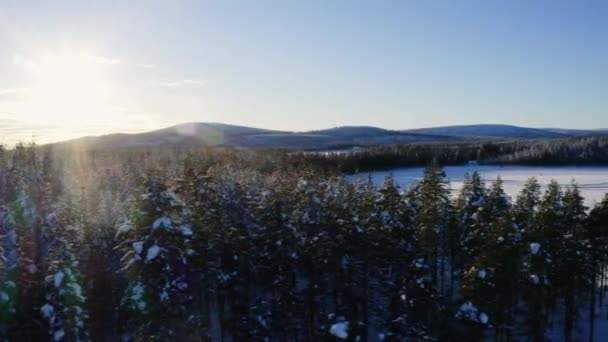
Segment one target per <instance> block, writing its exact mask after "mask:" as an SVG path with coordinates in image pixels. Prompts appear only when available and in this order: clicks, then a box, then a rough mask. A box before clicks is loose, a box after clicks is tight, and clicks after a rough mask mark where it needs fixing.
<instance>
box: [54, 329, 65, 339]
mask: <svg viewBox="0 0 608 342" xmlns="http://www.w3.org/2000/svg"><path fill="white" fill-rule="evenodd" d="M63 336H65V332H64V331H63V329H59V330H57V331H55V333H54V334H53V340H55V341H61V339H62V338H63Z"/></svg>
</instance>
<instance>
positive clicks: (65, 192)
mask: <svg viewBox="0 0 608 342" xmlns="http://www.w3.org/2000/svg"><path fill="white" fill-rule="evenodd" d="M289 159H290V157H289V156H286V155H284V154H280V153H270V152H269V153H263V152H247V151H241V152H238V151H214V150H198V151H196V150H189V151H174V150H151V151H137V152H124V151H115V152H113V153H106V154H99V153H92V152H86V151H79V152H78V151H71V152H69V153H66V152H61V153H56V152H54V151H53V150H51V149H43V148H38V147H35V146H23V145H18V146H17V147H16V148H15V149H14V150H12V151H4V150H0V218H1V220H0V336H2V338H3V339H4V340H16V341H22V340H23V341H29V340H54V341H81V340H127V341H128V340H136V341H148V340H186V341H188V340H192V341H201V340H211V341H242V340H247V341H319V340H327V341H341V340H343V341H381V340H387V341H421V340H450V339H452V340H454V339H456V340H458V339H466V340H471V341H474V340H482V339H487V338H493V339H495V340H498V341H512V340H520V339H527V340H534V341H544V340H545V339H546V338H547V337H548V336H549V335H550V334H553V333H555V331H558V332H559V334H560V336H563V338H564V339H565V340H577V339H581V334H580V329H583V330H584V331H585V333H584V335H585V336H583V338H584V339H588V340H590V341H591V340H593V331H594V329H593V327H594V324H595V319H596V313H597V312H598V310H600V309H601V308H602V304H603V303H604V301H605V299H604V295H605V291H604V287H605V283H606V279H607V275H606V271H607V269H606V247H605V246H606V243H607V242H608V241H607V239H608V197H606V198H605V199H604V200H603V201H602V202H601V203H599V204H597V205H596V206H595V207H594V208H586V207H585V206H584V202H583V198H582V197H581V195H580V192H579V189H578V187H577V185H576V183H572V184H570V185H569V186H567V187H561V186H560V185H559V184H557V183H556V182H552V183H551V184H549V185H548V186H547V188H546V189H545V190H543V189H542V188H541V185H540V184H539V183H538V182H537V181H536V180H535V179H530V180H529V181H528V182H527V184H526V185H525V187H524V188H523V189H522V191H521V193H520V194H519V195H518V196H517V197H516V198H514V199H512V198H510V197H509V196H508V195H507V194H506V193H505V192H504V190H503V187H502V182H501V180H500V179H497V180H495V181H494V182H492V183H491V184H484V182H483V181H482V179H481V178H480V176H479V174H477V173H473V174H471V175H468V176H467V178H466V180H465V182H464V186H463V188H462V190H461V191H460V194H458V196H455V197H452V196H450V188H449V184H448V183H447V181H446V179H445V174H444V173H443V171H442V169H441V168H440V167H439V166H437V165H431V166H429V167H428V168H427V169H426V171H425V173H424V177H423V179H422V180H421V181H420V182H419V183H417V184H416V185H414V186H412V187H411V188H409V189H400V188H399V187H398V185H397V184H396V182H395V180H394V179H391V178H390V177H388V178H386V180H385V181H384V183H383V184H382V185H381V186H380V187H378V186H376V185H374V184H372V183H371V182H370V181H369V180H361V181H355V182H353V181H347V180H346V179H345V178H344V177H342V176H339V175H338V176H336V175H332V174H327V173H325V172H322V171H320V170H317V169H314V168H305V167H293V165H292V166H290V165H289ZM581 327H582V328H581Z"/></svg>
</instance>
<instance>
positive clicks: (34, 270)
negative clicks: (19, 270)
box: [25, 264, 38, 274]
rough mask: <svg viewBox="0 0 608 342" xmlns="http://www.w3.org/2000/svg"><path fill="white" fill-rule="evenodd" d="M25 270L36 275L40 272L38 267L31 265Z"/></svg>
mask: <svg viewBox="0 0 608 342" xmlns="http://www.w3.org/2000/svg"><path fill="white" fill-rule="evenodd" d="M25 268H26V269H27V271H28V272H29V273H30V274H34V273H36V272H38V267H36V265H34V264H29V265H27V266H26V267H25Z"/></svg>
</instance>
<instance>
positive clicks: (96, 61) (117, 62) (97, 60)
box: [89, 56, 120, 65]
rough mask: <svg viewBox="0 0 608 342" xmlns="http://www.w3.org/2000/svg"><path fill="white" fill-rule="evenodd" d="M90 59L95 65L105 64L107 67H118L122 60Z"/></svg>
mask: <svg viewBox="0 0 608 342" xmlns="http://www.w3.org/2000/svg"><path fill="white" fill-rule="evenodd" d="M89 58H90V59H91V60H92V61H94V62H95V63H99V64H105V65H118V64H120V59H116V58H107V57H102V56H89Z"/></svg>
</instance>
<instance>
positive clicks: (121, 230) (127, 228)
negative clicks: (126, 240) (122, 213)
mask: <svg viewBox="0 0 608 342" xmlns="http://www.w3.org/2000/svg"><path fill="white" fill-rule="evenodd" d="M132 230H133V226H132V225H130V224H127V223H125V224H123V225H122V226H120V227H118V232H117V234H124V233H127V232H130V231H132Z"/></svg>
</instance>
